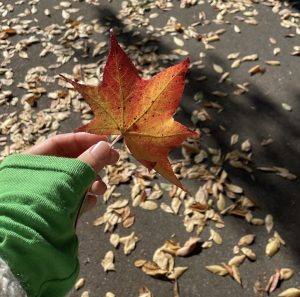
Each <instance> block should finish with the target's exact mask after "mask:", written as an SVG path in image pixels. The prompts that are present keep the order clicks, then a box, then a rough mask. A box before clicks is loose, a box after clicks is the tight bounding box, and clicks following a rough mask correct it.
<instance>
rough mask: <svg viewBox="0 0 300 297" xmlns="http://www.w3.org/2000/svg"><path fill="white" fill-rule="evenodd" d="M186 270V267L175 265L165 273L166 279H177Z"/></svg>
mask: <svg viewBox="0 0 300 297" xmlns="http://www.w3.org/2000/svg"><path fill="white" fill-rule="evenodd" d="M187 270H188V267H175V268H174V270H173V271H172V272H171V273H170V274H168V275H167V277H168V279H178V278H179V277H181V276H182V275H183V273H184V272H186V271H187Z"/></svg>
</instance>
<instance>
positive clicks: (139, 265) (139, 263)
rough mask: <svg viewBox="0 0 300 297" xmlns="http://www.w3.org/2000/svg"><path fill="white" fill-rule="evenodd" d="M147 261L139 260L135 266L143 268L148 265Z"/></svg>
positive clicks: (135, 262)
mask: <svg viewBox="0 0 300 297" xmlns="http://www.w3.org/2000/svg"><path fill="white" fill-rule="evenodd" d="M146 262H147V260H144V259H138V260H135V261H134V266H135V267H137V268H140V267H142V266H144V264H146Z"/></svg>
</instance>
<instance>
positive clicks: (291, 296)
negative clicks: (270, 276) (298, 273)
mask: <svg viewBox="0 0 300 297" xmlns="http://www.w3.org/2000/svg"><path fill="white" fill-rule="evenodd" d="M278 297H300V289H297V288H289V289H287V290H285V291H283V292H282V293H280V294H279V295H278Z"/></svg>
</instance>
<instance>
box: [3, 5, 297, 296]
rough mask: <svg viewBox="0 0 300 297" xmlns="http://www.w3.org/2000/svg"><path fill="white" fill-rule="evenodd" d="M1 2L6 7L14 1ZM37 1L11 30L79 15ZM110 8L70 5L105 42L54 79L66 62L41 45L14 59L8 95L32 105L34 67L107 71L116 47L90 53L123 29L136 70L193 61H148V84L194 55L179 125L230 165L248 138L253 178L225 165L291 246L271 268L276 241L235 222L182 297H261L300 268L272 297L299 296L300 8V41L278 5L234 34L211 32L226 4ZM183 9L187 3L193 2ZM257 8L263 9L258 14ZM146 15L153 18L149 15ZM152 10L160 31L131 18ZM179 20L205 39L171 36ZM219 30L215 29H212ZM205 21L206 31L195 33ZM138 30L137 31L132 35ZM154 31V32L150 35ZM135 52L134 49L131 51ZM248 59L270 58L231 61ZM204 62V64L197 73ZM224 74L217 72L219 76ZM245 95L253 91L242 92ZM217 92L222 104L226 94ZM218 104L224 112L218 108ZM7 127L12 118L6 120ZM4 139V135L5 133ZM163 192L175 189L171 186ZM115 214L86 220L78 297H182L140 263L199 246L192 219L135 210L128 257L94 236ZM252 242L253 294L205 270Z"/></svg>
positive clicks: (230, 25) (230, 219) (234, 22)
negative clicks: (108, 262) (193, 130)
mask: <svg viewBox="0 0 300 297" xmlns="http://www.w3.org/2000/svg"><path fill="white" fill-rule="evenodd" d="M2 2H3V3H4V5H7V4H9V2H10V1H2ZM14 2H17V1H14ZM32 2H33V3H31V4H30V3H24V4H21V5H19V6H17V5H16V7H15V9H14V11H12V12H10V13H9V14H8V16H2V17H3V20H4V18H7V19H11V20H12V19H13V17H17V15H18V13H20V11H24V9H25V8H26V7H29V8H30V9H32V7H33V6H34V5H35V6H36V7H37V8H38V10H37V12H36V13H35V14H34V15H33V16H31V15H30V14H29V16H28V18H32V20H33V21H34V23H35V24H36V25H37V26H38V27H39V28H43V29H44V28H45V27H46V26H47V25H51V24H60V25H63V24H64V22H63V18H62V15H61V14H62V10H68V8H65V9H60V10H59V9H55V6H56V5H59V3H60V2H61V1H56V0H55V1H54V0H53V1H51V6H50V5H49V4H47V3H46V2H44V1H36V4H34V1H32ZM65 2H68V1H65ZM99 2H100V3H99V4H97V1H70V3H72V6H71V7H72V8H80V10H79V11H75V12H72V11H71V14H72V13H73V14H72V16H73V15H74V17H73V18H74V19H75V16H80V15H82V16H83V20H82V22H85V23H90V22H91V21H92V20H96V21H97V22H98V23H99V24H100V27H101V26H102V27H101V28H102V29H103V32H102V31H101V30H102V29H100V31H101V33H97V32H94V33H93V35H92V37H90V36H89V37H88V38H90V39H92V42H89V41H88V47H87V51H84V50H81V49H80V50H78V49H76V48H75V49H74V51H75V53H74V55H73V56H72V58H71V59H70V60H69V61H68V62H66V63H65V64H63V65H62V66H61V67H57V68H53V69H49V68H48V67H49V65H53V64H54V63H57V56H55V54H53V53H52V54H49V55H48V56H47V57H45V58H42V57H39V58H37V57H38V55H39V53H40V51H41V48H42V47H41V44H40V43H37V44H34V45H32V46H30V48H28V51H27V52H28V54H29V58H28V59H20V58H18V57H14V58H13V59H12V62H11V64H10V65H9V67H11V68H12V70H13V72H14V80H15V82H14V84H12V85H11V86H8V87H7V86H2V91H3V90H7V89H12V90H13V93H14V95H15V96H17V97H19V98H21V97H22V95H23V94H24V91H23V90H22V89H20V88H18V87H17V84H18V82H22V81H24V77H25V74H26V73H27V71H28V69H29V68H30V67H33V66H38V65H43V66H44V67H46V68H47V71H48V72H49V73H50V74H51V75H50V76H55V75H58V74H59V73H62V72H63V73H69V74H72V69H73V67H74V65H75V64H77V63H80V64H81V65H85V64H89V63H94V62H95V63H97V62H98V61H99V59H100V61H101V63H102V62H103V61H104V60H105V57H106V54H107V48H104V50H103V53H102V54H101V55H100V56H95V57H93V54H92V53H93V49H92V48H91V45H96V44H97V42H101V41H105V42H108V29H109V28H114V30H115V31H116V32H117V36H118V39H119V41H120V42H121V44H122V46H123V47H124V48H126V49H128V52H129V54H131V57H132V58H133V59H134V58H136V59H139V58H140V59H145V56H144V55H145V53H148V54H149V55H150V53H151V52H152V51H153V53H155V55H160V57H163V55H167V56H168V55H170V54H171V53H174V50H175V49H178V48H180V49H181V50H182V51H186V52H187V53H182V52H181V53H180V52H179V53H178V51H177V52H176V51H175V53H176V55H177V57H175V58H174V60H172V59H171V58H170V57H168V59H166V60H167V61H165V60H164V59H163V58H159V59H158V60H157V63H156V64H155V63H153V60H152V61H150V62H149V63H148V64H147V62H145V61H144V60H143V62H140V60H139V62H138V64H139V65H138V66H139V70H140V71H142V70H141V69H142V67H143V66H144V67H145V68H146V69H147V72H146V75H148V74H152V73H155V72H156V71H157V69H156V68H151V67H152V66H153V65H154V67H155V65H157V67H158V68H159V69H163V68H165V67H167V66H169V65H173V64H174V63H177V62H179V61H181V60H183V59H185V58H186V57H187V56H188V57H189V58H190V60H191V63H192V64H193V63H194V65H193V67H191V69H190V71H189V73H188V76H187V84H186V87H185V91H184V95H183V99H182V103H181V108H180V110H179V111H178V113H177V114H176V119H178V120H179V121H181V122H183V123H185V124H187V125H188V126H190V127H195V126H196V127H197V128H199V129H200V131H201V133H202V136H201V139H200V146H201V149H203V150H207V151H208V150H209V149H211V148H213V149H220V150H221V151H222V156H226V154H227V153H229V152H232V150H233V149H234V148H237V147H240V145H241V143H243V142H244V141H245V140H247V139H249V141H250V143H251V150H250V152H251V161H250V162H249V163H248V166H249V168H250V170H248V172H247V171H246V170H241V169H238V168H234V167H233V166H230V164H229V163H228V162H224V168H225V170H226V171H227V172H228V174H229V177H230V180H231V181H232V183H234V184H236V185H239V186H240V187H241V188H242V189H243V191H244V195H245V196H247V197H250V198H251V199H253V201H255V202H256V204H257V206H258V208H257V210H256V211H255V215H256V216H257V217H259V218H265V216H266V215H267V214H271V215H272V216H273V219H274V229H273V231H274V230H276V231H278V233H279V234H280V235H281V237H282V238H283V239H284V241H285V243H286V244H285V246H282V247H281V248H280V251H279V252H278V253H277V254H276V255H275V256H273V257H271V258H270V257H268V256H267V255H266V254H265V246H266V244H267V242H268V239H269V238H270V237H271V236H272V235H273V233H272V232H273V231H272V232H271V233H270V234H268V233H267V231H266V229H265V227H264V226H254V225H251V224H249V223H247V222H246V221H245V220H244V219H241V218H239V217H236V216H224V218H223V219H224V222H225V228H222V229H220V230H219V232H220V234H221V236H222V238H223V243H222V244H221V245H216V244H214V245H213V246H212V248H210V249H202V250H199V251H198V252H197V253H195V254H193V255H191V256H189V257H183V258H176V265H177V266H188V270H187V271H186V272H185V273H184V274H183V275H182V276H181V277H180V278H179V280H178V284H179V288H180V297H194V296H195V297H196V296H197V297H198V296H210V297H220V296H223V297H227V296H228V297H229V296H245V297H248V296H249V297H250V296H260V295H255V293H254V290H253V287H254V284H255V282H256V281H258V280H259V281H260V282H261V284H262V286H263V287H265V286H266V284H267V282H268V280H269V278H270V277H271V275H272V274H274V273H275V270H276V269H280V268H285V267H288V268H291V269H293V271H294V276H293V277H292V278H291V279H290V280H286V281H282V282H281V283H280V285H279V286H278V288H277V289H276V290H275V291H274V292H273V293H272V294H271V296H277V295H278V294H279V293H280V292H282V291H283V290H285V289H287V288H290V287H295V288H299V287H300V252H299V251H300V241H299V237H298V236H299V226H300V216H299V212H300V201H299V193H300V184H299V176H300V161H299V160H300V130H299V127H300V103H299V97H300V84H299V78H300V67H299V66H300V63H299V59H300V57H299V55H300V54H298V55H296V54H294V55H292V53H293V52H295V51H297V48H296V49H295V48H294V47H297V46H298V47H299V46H300V38H299V32H300V29H299V25H300V23H299V10H297V8H298V7H297V6H296V5H294V8H292V9H291V13H294V14H295V15H294V16H287V17H286V20H291V19H292V21H294V22H295V23H296V24H298V31H296V26H295V27H293V26H290V28H287V27H283V26H282V22H283V20H282V15H283V14H284V13H285V11H283V12H282V13H281V14H280V11H282V10H283V9H290V8H289V6H288V1H286V2H285V3H286V5H285V6H282V7H280V8H278V10H279V11H277V10H276V7H275V8H274V7H272V6H271V4H272V3H273V4H274V3H275V2H277V1H244V3H246V4H245V7H246V8H245V11H248V12H249V11H251V12H252V14H251V13H250V14H248V15H247V13H246V14H245V13H244V14H243V11H242V12H239V13H226V14H225V13H224V19H225V22H223V23H222V22H220V23H218V22H216V21H212V20H216V16H217V14H218V13H219V12H220V8H219V7H218V5H221V4H220V3H222V2H223V1H198V2H199V3H198V4H196V5H192V6H190V7H185V8H182V7H180V2H179V1H170V2H169V3H173V4H174V7H170V9H159V8H158V7H157V6H158V5H157V6H156V7H155V8H152V6H151V3H153V2H154V1H116V0H115V1H99ZM184 2H185V1H182V3H184ZM186 2H188V1H186ZM191 2H193V1H191ZM195 2H197V1H195ZM202 2H203V3H202ZM226 2H227V1H226ZM226 2H225V1H224V2H223V3H226ZM228 2H229V3H230V2H231V1H228ZM241 2H242V1H240V3H241ZM255 2H258V3H257V4H254V3H255ZM279 2H280V1H278V3H277V4H278V5H279ZM93 3H94V4H93ZM126 3H127V5H128V6H129V7H131V10H130V9H129V11H128V12H127V13H128V15H127V16H126V15H125V16H123V15H122V14H121V15H120V12H122V11H123V12H124V7H125V4H126ZM128 3H129V4H128ZM149 3H150V4H149ZM164 3H168V2H167V1H157V4H160V5H161V6H163V4H164ZM32 4H33V5H32ZM130 4H132V6H130ZM266 4H268V5H266ZM293 4H297V3H296V2H292V1H291V2H290V3H289V5H293ZM147 5H149V8H146V9H145V6H146V7H147ZM247 5H248V6H247ZM121 7H123V10H121ZM141 7H143V8H144V9H145V10H144V12H143V15H144V16H145V17H146V18H148V21H149V23H147V24H144V25H143V24H142V23H143V22H142V21H141V20H140V19H138V18H136V19H134V18H131V16H132V15H135V12H138V11H139V9H141ZM45 9H49V11H50V12H51V15H45V14H46V12H45ZM225 10H226V9H225ZM137 15H138V14H137ZM237 15H238V16H239V17H237ZM135 16H136V15H135ZM170 17H176V19H177V22H178V23H180V24H181V26H183V28H184V32H185V31H186V34H189V33H190V34H192V33H193V32H194V30H195V31H196V32H197V34H198V35H197V36H198V37H197V38H195V37H193V36H189V38H187V39H185V38H184V33H182V32H180V30H179V31H178V32H168V31H167V30H166V28H165V25H166V23H167V21H168V20H169V19H170ZM251 17H253V18H254V19H255V20H256V21H257V24H256V25H253V24H249V23H245V18H246V19H247V18H251ZM25 18H26V17H25ZM242 18H244V19H242ZM209 21H211V22H210V23H209ZM219 21H220V20H219ZM3 22H4V21H3ZM197 22H200V23H199V24H195V23H197ZM131 23H133V24H134V25H133V26H132V25H131ZM192 24H194V27H190V31H189V30H188V28H189V26H191V25H192ZM150 25H151V26H152V27H153V28H154V31H153V30H152V29H153V28H151V27H149V26H150ZM30 26H33V25H32V24H31V25H30ZM193 28H194V29H193ZM220 29H225V31H224V33H223V32H222V33H221V34H220V35H219V40H217V41H215V42H208V43H207V44H208V47H205V42H203V38H204V40H205V38H206V37H207V36H206V35H205V34H207V33H208V32H216V31H217V30H220ZM149 32H152V33H151V34H150V33H149ZM153 32H156V33H153ZM36 34H37V35H38V33H34V34H33V35H36ZM29 35H30V34H29ZM149 35H151V38H150V39H151V40H150V42H149V40H147V44H144V47H143V42H145V38H147V37H149ZM174 36H176V37H178V38H179V39H180V40H183V41H184V44H183V45H181V46H179V45H178V41H177V44H176V41H175V42H174ZM203 36H204V37H203ZM12 38H15V39H12V40H15V43H16V42H17V40H18V39H21V38H22V37H19V36H14V37H12ZM81 38H82V40H85V41H86V40H88V38H86V37H81ZM98 38H99V39H98ZM201 39H202V40H201ZM70 42H72V41H70ZM148 42H149V43H148ZM15 43H14V44H15ZM179 43H180V42H179ZM131 46H135V47H134V48H133V49H130V47H131ZM147 46H149V47H150V50H147ZM151 46H152V47H151ZM210 47H212V48H210ZM275 48H280V52H279V53H277V54H276V55H274V49H275ZM137 50H140V51H141V52H138V51H137ZM237 52H239V53H240V55H239V58H242V57H244V56H247V55H254V54H257V55H258V57H259V58H258V59H255V61H252V60H251V59H250V61H243V62H241V65H240V66H239V67H238V68H232V62H233V60H229V59H228V55H229V54H231V53H237ZM176 55H175V56H176ZM150 57H151V58H152V59H154V56H151V55H150ZM236 59H238V58H236ZM236 59H235V60H236ZM199 60H201V63H199V64H197V61H199ZM274 60H276V61H280V65H270V64H267V63H266V62H265V61H274ZM271 64H272V63H271ZM199 65H200V66H199ZM201 65H204V66H203V67H202V66H201ZM213 65H217V68H216V66H213ZM255 65H260V67H261V68H263V71H261V72H262V73H257V74H254V75H252V76H251V75H250V73H249V72H248V71H249V69H251V68H252V67H253V66H255ZM220 68H222V69H221V70H222V71H221V70H220ZM260 70H261V69H260ZM227 71H228V72H230V76H229V78H227V79H224V82H222V83H219V80H220V77H221V75H222V74H224V72H227ZM264 71H265V72H264ZM220 72H222V73H220ZM204 76H205V78H204ZM55 83H56V82H54V83H53V82H52V83H50V84H48V85H47V92H50V91H53V90H56V89H57V86H56V85H55ZM243 84H244V85H243ZM237 85H240V86H241V85H242V87H238V86H237ZM243 88H244V89H245V90H244V93H242V94H239V95H235V94H234V93H233V92H234V91H235V90H239V91H240V90H241V89H243ZM216 91H218V92H219V93H215V92H216ZM220 92H222V93H220ZM49 100H50V99H49V98H48V97H47V95H46V94H44V95H43V96H42V97H41V98H40V99H39V100H38V101H37V103H35V105H34V106H33V107H32V111H31V112H32V113H37V112H38V111H39V110H43V109H45V108H48V107H49V102H50V101H51V100H50V101H49ZM212 102H213V103H215V106H217V108H211V106H212V105H211V103H212ZM202 108H206V109H205V110H206V111H207V113H208V115H209V116H208V118H207V119H206V121H201V120H199V121H198V122H197V123H196V124H195V125H194V124H193V123H192V122H191V116H192V113H193V112H194V111H195V110H196V111H199V110H201V109H202ZM0 110H1V111H0V114H4V115H8V114H9V113H11V112H14V111H17V113H18V112H20V111H22V110H23V107H22V105H21V104H20V101H19V103H18V104H17V105H16V106H14V105H10V104H6V105H2V106H1V107H0ZM1 121H4V119H3V118H2V119H1ZM79 124H80V115H78V113H75V112H74V111H72V112H71V114H70V116H69V117H68V118H67V119H66V120H65V121H63V122H61V125H60V127H59V129H58V132H59V133H63V132H69V131H72V130H73V129H75V128H76V127H78V125H79ZM52 132H53V131H52ZM1 133H2V134H3V135H4V132H3V131H2V132H1ZM50 133H51V131H49V132H47V133H46V134H45V136H47V135H49V134H50ZM2 134H0V136H2ZM234 134H237V135H239V142H238V143H237V144H235V146H234V145H232V143H231V141H232V135H234ZM5 137H6V136H5ZM7 139H8V140H7V141H10V142H11V141H12V140H11V139H9V136H8V138H7ZM119 147H121V145H119ZM171 157H172V158H173V159H174V158H182V155H181V152H180V149H179V150H176V151H175V152H174V153H173V154H172V155H171ZM207 162H209V161H207ZM274 166H275V167H280V168H286V169H288V170H289V172H290V173H292V174H293V175H295V176H297V178H295V179H293V180H288V179H286V178H283V177H281V176H278V175H276V174H275V173H274V172H264V171H262V170H259V169H258V167H269V168H271V167H274ZM250 171H251V172H250ZM159 181H160V182H166V181H165V180H163V179H161V178H159ZM183 183H184V184H185V185H186V186H187V187H188V188H189V190H190V191H191V193H192V194H195V193H196V192H197V190H198V188H199V186H200V185H203V184H204V181H203V180H201V179H189V180H183ZM131 186H132V182H127V183H124V184H122V185H120V186H118V187H117V192H119V193H121V197H123V198H126V199H129V200H130V199H131V198H130V195H131V194H130V191H131ZM160 201H162V202H165V203H170V198H169V197H167V195H164V197H163V198H162V200H160ZM106 207H107V205H106V204H105V203H104V202H103V201H99V202H98V204H97V206H96V208H95V209H93V210H92V211H91V212H89V213H86V214H84V215H83V216H82V218H81V220H80V222H79V224H78V227H77V231H78V237H79V258H80V264H81V272H80V277H83V278H84V279H85V285H84V287H83V288H81V289H79V290H75V289H74V290H72V292H71V293H70V296H71V297H77V296H82V294H83V292H86V291H88V292H89V293H88V294H89V296H90V297H96V296H103V297H104V296H105V294H106V293H107V292H112V293H114V294H115V296H117V297H119V296H122V297H124V296H133V297H134V296H136V297H137V296H139V293H138V292H139V289H140V288H141V287H148V288H149V289H150V290H151V292H152V293H153V296H155V297H168V296H170V297H171V296H172V297H173V296H175V295H174V293H173V287H174V282H171V281H166V280H160V279H156V278H152V277H150V276H148V275H146V274H144V273H143V272H142V271H141V270H140V269H138V268H136V267H135V266H134V264H133V263H134V261H135V260H137V259H141V258H143V259H147V260H151V258H152V256H153V253H154V252H155V250H156V249H157V248H159V247H160V246H161V245H163V243H164V242H165V240H166V239H175V240H178V241H179V242H180V243H184V242H185V241H186V240H187V239H188V238H189V237H190V236H191V235H195V233H192V234H190V233H188V232H186V230H185V227H184V225H183V218H184V216H183V214H182V213H181V214H179V215H173V214H168V213H166V212H164V211H163V210H161V209H160V208H158V209H157V210H155V211H147V210H144V209H141V208H138V207H137V208H132V212H133V213H134V216H135V223H134V225H133V226H132V227H130V229H128V230H125V229H124V228H122V227H117V229H116V230H115V232H117V233H118V234H120V235H122V236H125V235H128V234H130V233H131V232H133V231H134V232H135V234H136V235H137V236H138V238H139V241H138V243H137V245H136V248H135V250H134V251H133V252H132V253H131V254H130V255H124V253H123V250H122V248H121V247H119V248H118V249H114V247H113V246H112V245H111V243H110V242H109V238H110V234H109V233H105V232H104V230H103V226H93V222H94V220H95V219H96V218H98V217H100V216H101V215H102V214H103V213H104V211H105V209H106ZM249 233H254V234H256V240H255V243H254V245H253V246H251V248H252V249H253V251H254V252H255V253H256V257H257V259H256V261H247V262H245V263H244V264H243V265H241V266H240V274H241V279H242V286H241V285H240V284H238V283H237V282H236V281H234V280H233V279H232V278H231V277H229V276H226V277H220V276H217V275H214V274H212V273H210V272H208V271H207V269H206V268H205V266H207V265H213V264H218V263H222V262H227V261H228V260H229V259H231V258H232V257H233V247H234V246H235V245H236V243H237V242H238V240H239V239H240V237H242V236H243V235H245V234H249ZM200 237H201V240H203V241H205V240H207V239H208V238H209V226H207V228H206V229H205V231H204V232H203V233H201V235H200ZM109 250H113V251H114V254H115V267H116V271H112V272H104V271H103V268H102V266H101V261H102V259H103V258H104V256H105V254H106V252H107V251H109ZM85 294H87V293H85ZM84 296H87V295H84ZM265 296H266V295H265Z"/></svg>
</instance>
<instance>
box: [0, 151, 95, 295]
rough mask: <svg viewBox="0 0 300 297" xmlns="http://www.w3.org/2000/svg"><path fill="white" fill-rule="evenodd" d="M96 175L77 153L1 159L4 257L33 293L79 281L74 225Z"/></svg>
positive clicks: (55, 291) (59, 291)
mask: <svg viewBox="0 0 300 297" xmlns="http://www.w3.org/2000/svg"><path fill="white" fill-rule="evenodd" d="M95 177H96V174H95V172H94V170H93V169H92V168H91V167H90V166H89V165H87V164H85V163H84V162H82V161H80V160H77V159H71V158H61V157H52V156H33V155H22V154H21V155H12V156H10V157H7V158H6V159H5V160H4V161H3V162H2V163H1V164H0V257H2V258H3V259H4V260H5V261H6V262H7V263H8V265H9V266H10V268H11V270H12V272H13V273H14V275H15V276H16V277H17V278H18V279H19V281H20V283H21V285H22V286H23V289H24V290H25V291H26V293H27V295H28V297H62V296H65V294H66V293H67V292H68V291H69V290H70V289H71V287H72V286H73V284H74V282H75V281H76V278H77V276H78V272H79V262H78V258H77V250H78V240H77V236H76V234H75V230H74V227H73V226H74V221H75V218H76V214H77V211H78V208H79V205H80V203H81V198H82V196H83V195H84V193H85V191H86V189H87V188H88V186H89V185H90V184H91V183H92V181H93V180H94V179H95Z"/></svg>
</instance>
